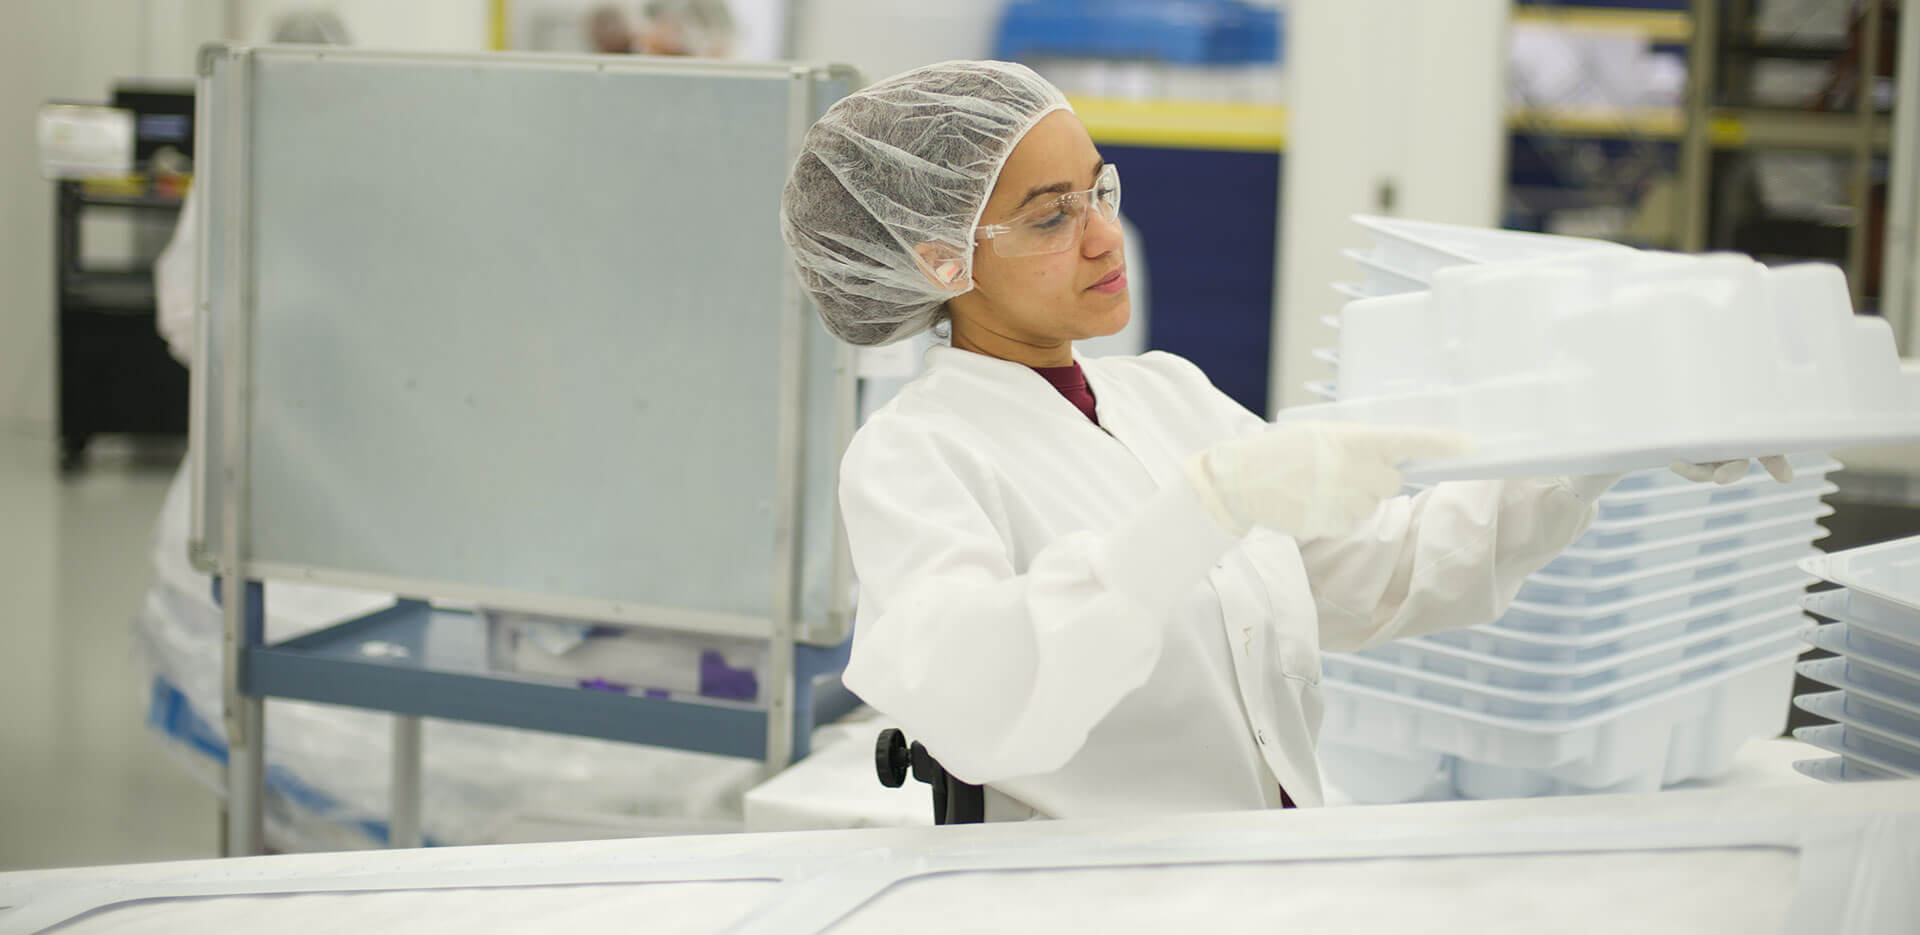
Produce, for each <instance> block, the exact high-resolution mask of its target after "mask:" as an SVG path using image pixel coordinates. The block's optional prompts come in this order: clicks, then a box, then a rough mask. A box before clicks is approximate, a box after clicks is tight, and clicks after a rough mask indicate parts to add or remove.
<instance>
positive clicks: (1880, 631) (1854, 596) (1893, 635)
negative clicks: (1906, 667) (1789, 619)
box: [1800, 588, 1920, 654]
mask: <svg viewBox="0 0 1920 935" xmlns="http://www.w3.org/2000/svg"><path fill="white" fill-rule="evenodd" d="M1800 606H1802V607H1805V608H1806V609H1807V610H1810V611H1812V612H1814V613H1816V614H1819V615H1820V616H1822V617H1830V618H1832V619H1834V620H1838V621H1840V622H1842V623H1845V624H1847V625H1848V626H1849V627H1851V628H1852V629H1853V630H1857V631H1862V632H1866V633H1869V634H1871V635H1872V636H1873V637H1875V638H1877V639H1880V640H1883V641H1885V642H1889V643H1895V644H1898V645H1899V646H1901V647H1903V648H1905V649H1906V650H1907V651H1908V652H1910V653H1914V654H1920V612H1915V613H1911V614H1905V613H1890V612H1888V611H1887V605H1885V604H1882V603H1880V602H1878V601H1875V600H1873V599H1872V598H1864V597H1862V596H1861V595H1860V593H1859V592H1857V591H1855V590H1853V589H1852V588H1835V589H1833V590H1831V591H1820V592H1817V593H1814V594H1809V595H1807V596H1805V597H1803V598H1801V599H1800Z"/></svg>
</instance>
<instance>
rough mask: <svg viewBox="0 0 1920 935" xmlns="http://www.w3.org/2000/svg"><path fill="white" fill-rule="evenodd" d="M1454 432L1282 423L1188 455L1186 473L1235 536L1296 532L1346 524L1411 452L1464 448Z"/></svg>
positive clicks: (1363, 512) (1391, 491)
mask: <svg viewBox="0 0 1920 935" xmlns="http://www.w3.org/2000/svg"><path fill="white" fill-rule="evenodd" d="M1469 447H1471V445H1470V442H1469V440H1468V439H1467V437H1466V436H1464V435H1461V434H1458V433H1456V432H1445V431H1436V430H1433V429H1419V428H1389V427H1385V426H1374V425H1355V424H1350V423H1343V422H1284V423H1281V424H1279V425H1275V426H1272V427H1270V428H1268V429H1267V430H1266V431H1263V432H1261V433H1259V434H1257V435H1249V436H1246V437H1244V438H1236V439H1234V440H1232V441H1228V442H1222V443H1220V444H1218V445H1215V446H1214V447H1212V448H1209V449H1207V450H1206V451H1203V452H1201V453H1199V454H1197V455H1194V456H1193V458H1192V459H1191V460H1189V461H1188V462H1187V477H1188V479H1189V480H1191V481H1192V483H1193V486H1194V488H1195V489H1196V490H1197V491H1198V492H1199V494H1200V499H1201V501H1202V502H1204V503H1205V504H1207V508H1208V509H1209V510H1210V511H1211V512H1212V513H1213V516H1214V518H1215V519H1217V520H1219V521H1220V525H1221V526H1224V527H1226V529H1227V531H1228V532H1231V533H1233V534H1234V535H1243V534H1245V533H1246V531H1247V530H1248V529H1249V528H1251V527H1253V526H1265V527H1267V528H1269V529H1272V530H1275V531H1277V532H1283V533H1286V534H1287V535H1290V536H1293V537H1295V538H1299V539H1311V538H1316V537H1321V536H1331V535H1338V534H1340V533H1344V532H1347V531H1349V530H1352V529H1353V528H1354V527H1356V526H1358V525H1359V524H1360V523H1361V522H1362V521H1363V520H1365V519H1366V518H1367V517H1369V516H1371V515H1373V511H1374V510H1376V509H1378V508H1379V506H1380V501H1382V500H1385V499H1387V498H1388V497H1391V496H1394V495H1396V494H1398V493H1399V492H1400V488H1401V486H1402V485H1401V481H1400V465H1401V463H1403V462H1405V461H1406V460H1408V459H1409V458H1421V457H1441V456H1446V455H1458V454H1464V453H1465V452H1466V451H1467V449H1468V448H1469Z"/></svg>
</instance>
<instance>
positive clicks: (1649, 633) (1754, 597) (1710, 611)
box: [1401, 583, 1805, 663]
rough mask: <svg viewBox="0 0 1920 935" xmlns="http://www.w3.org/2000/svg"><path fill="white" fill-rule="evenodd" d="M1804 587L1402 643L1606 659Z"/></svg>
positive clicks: (1760, 607) (1780, 600)
mask: <svg viewBox="0 0 1920 935" xmlns="http://www.w3.org/2000/svg"><path fill="white" fill-rule="evenodd" d="M1803 587H1805V585H1803V584H1799V583H1788V584H1776V585H1772V586H1769V587H1764V588H1759V589H1756V590H1755V591H1753V592H1751V593H1744V594H1738V595H1735V596H1733V597H1729V598H1725V599H1723V600H1718V601H1715V602H1713V603H1711V604H1704V605H1699V606H1695V607H1688V608H1684V609H1682V610H1679V611H1676V612H1674V613H1670V614H1665V615H1662V616H1658V617H1646V618H1644V619H1640V620H1636V621H1635V622H1633V623H1629V624H1625V625H1623V626H1617V627H1611V628H1608V629H1604V630H1598V631H1594V632H1587V633H1575V634H1567V633H1535V632H1531V631H1528V630H1515V629H1511V628H1508V627H1503V626H1500V625H1499V624H1497V623H1489V624H1483V625H1481V626H1477V627H1468V628H1466V629H1463V630H1443V631H1441V632H1439V633H1428V634H1425V635H1422V636H1409V637H1406V638H1404V639H1403V640H1401V642H1411V643H1415V644H1419V645H1430V644H1431V645H1440V646H1451V647H1455V648H1457V649H1465V650H1471V651H1473V652H1476V653H1481V654H1483V655H1488V656H1493V657H1495V658H1498V659H1506V660H1517V661H1522V662H1532V663H1574V662H1587V661H1591V660H1596V659H1604V658H1608V657H1611V656H1613V655H1615V654H1617V653H1621V652H1625V651H1628V650H1632V649H1637V648H1639V647H1641V646H1646V645H1649V644H1652V643H1657V642H1661V641H1663V640H1667V639H1671V638H1673V637H1674V636H1677V635H1680V634H1686V633H1694V632H1698V631H1700V630H1703V629H1707V628H1710V627H1716V626H1719V625H1721V624H1723V623H1727V622H1729V621H1732V620H1737V619H1739V618H1742V617H1748V616H1752V615H1753V614H1756V613H1759V612H1761V611H1766V610H1776V609H1779V608H1783V607H1789V606H1792V604H1793V602H1794V599H1795V596H1796V595H1798V594H1799V593H1800V589H1801V588H1803Z"/></svg>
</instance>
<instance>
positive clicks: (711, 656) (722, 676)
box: [700, 649, 760, 701]
mask: <svg viewBox="0 0 1920 935" xmlns="http://www.w3.org/2000/svg"><path fill="white" fill-rule="evenodd" d="M700 694H702V695H705V696H707V697H708V698H727V699H731V700H734V701H752V700H754V699H756V698H758V697H760V679H759V678H758V677H757V676H755V675H754V674H753V670H752V669H735V668H731V667H729V666H728V665H727V659H726V657H725V656H722V655H721V654H720V651H719V650H716V649H709V650H707V651H706V652H703V653H701V654H700Z"/></svg>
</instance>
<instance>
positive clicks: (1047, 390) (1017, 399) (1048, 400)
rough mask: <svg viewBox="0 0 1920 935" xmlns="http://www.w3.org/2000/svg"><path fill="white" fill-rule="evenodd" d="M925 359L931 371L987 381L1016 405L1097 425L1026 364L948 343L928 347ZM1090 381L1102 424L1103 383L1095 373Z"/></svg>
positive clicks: (1103, 421)
mask: <svg viewBox="0 0 1920 935" xmlns="http://www.w3.org/2000/svg"><path fill="white" fill-rule="evenodd" d="M1075 359H1076V360H1078V358H1075ZM924 360H925V363H926V368H927V372H928V373H929V374H939V373H950V374H954V375H957V376H960V377H962V378H963V379H966V380H969V381H978V382H981V383H985V384H987V385H988V386H989V387H991V388H992V389H994V390H996V391H998V393H999V395H1000V396H1001V397H1002V398H1004V399H1006V400H1007V401H1008V402H1010V403H1012V404H1014V405H1018V406H1022V407H1025V408H1028V409H1032V410H1035V411H1039V412H1043V413H1046V414H1047V415H1050V416H1054V417H1060V418H1071V419H1072V420H1073V421H1075V422H1079V423H1081V424H1084V425H1087V426H1089V427H1092V426H1093V423H1092V422H1090V421H1088V420H1087V417H1086V416H1085V415H1084V414H1082V413H1081V412H1080V410H1079V408H1078V407H1076V406H1074V404H1073V403H1072V402H1069V401H1068V400H1067V398H1066V397H1065V396H1062V395H1061V394H1060V391H1059V390H1056V389H1054V388H1053V384H1051V383H1048V382H1047V378H1046V377H1043V376H1041V375H1040V374H1038V373H1035V372H1034V370H1033V368H1032V367H1029V366H1027V365H1026V364H1022V363H1016V362H1014V361H1011V360H1002V359H1000V358H998V357H989V356H987V355H985V354H976V353H974V352H973V351H963V350H960V349H959V348H956V347H951V346H948V345H945V344H936V345H934V346H933V347H930V348H927V354H926V357H925V358H924ZM1080 363H1081V364H1082V369H1083V370H1088V371H1090V370H1091V368H1087V367H1085V362H1084V361H1081V362H1080ZM1087 382H1088V385H1089V386H1092V387H1093V393H1094V411H1095V412H1098V413H1100V418H1101V424H1103V425H1104V424H1105V420H1106V415H1105V413H1104V411H1103V407H1102V406H1101V405H1100V387H1099V386H1098V385H1097V384H1095V383H1094V382H1093V377H1092V375H1091V373H1089V375H1088V377H1087Z"/></svg>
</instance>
